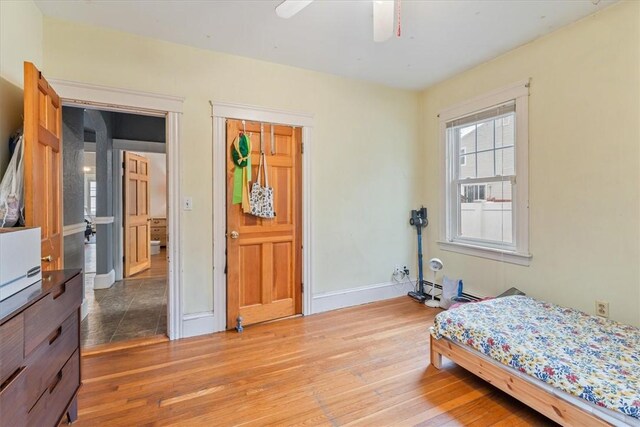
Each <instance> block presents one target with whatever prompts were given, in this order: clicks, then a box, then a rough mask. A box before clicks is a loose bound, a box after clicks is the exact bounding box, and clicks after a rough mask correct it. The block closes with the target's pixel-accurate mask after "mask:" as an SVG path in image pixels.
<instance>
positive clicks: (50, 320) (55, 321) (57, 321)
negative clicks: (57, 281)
mask: <svg viewBox="0 0 640 427" xmlns="http://www.w3.org/2000/svg"><path fill="white" fill-rule="evenodd" d="M81 303H82V275H81V274H79V275H77V276H75V277H74V278H72V279H71V280H69V281H68V282H66V283H63V284H61V285H60V286H57V287H56V289H53V290H52V291H51V293H50V294H49V295H47V296H46V297H44V298H42V299H41V300H40V301H38V302H37V303H35V304H33V305H32V306H31V307H29V308H28V309H27V310H25V312H24V330H25V334H24V335H25V340H24V355H25V357H27V356H29V354H30V353H31V352H32V351H33V350H34V349H35V348H36V347H37V346H38V345H40V343H41V342H42V341H44V340H45V339H47V338H48V337H49V336H50V335H51V334H52V333H53V332H54V331H55V330H56V329H57V328H58V327H59V326H60V325H61V324H62V322H64V320H65V319H66V318H67V317H69V316H70V315H71V313H74V312H75V311H76V310H77V309H78V307H79V306H80V304H81Z"/></svg>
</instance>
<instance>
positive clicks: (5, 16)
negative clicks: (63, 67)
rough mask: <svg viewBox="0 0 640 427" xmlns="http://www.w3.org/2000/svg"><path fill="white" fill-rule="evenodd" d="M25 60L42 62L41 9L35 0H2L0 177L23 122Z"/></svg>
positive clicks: (0, 38) (0, 31)
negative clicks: (11, 140) (10, 143)
mask: <svg viewBox="0 0 640 427" xmlns="http://www.w3.org/2000/svg"><path fill="white" fill-rule="evenodd" d="M23 61H30V62H33V63H34V64H36V66H39V65H40V64H41V62H42V13H41V12H40V10H39V9H38V8H37V6H36V5H35V4H34V3H33V2H32V1H30V0H29V1H11V0H6V1H5V0H3V1H0V179H2V175H3V174H4V171H5V169H6V166H7V163H8V162H9V150H8V149H7V139H8V138H9V135H11V134H12V133H13V132H14V131H15V130H16V129H17V128H19V127H20V126H21V124H22V119H21V114H22V109H23V102H22V87H23V80H24V79H23V65H22V64H23Z"/></svg>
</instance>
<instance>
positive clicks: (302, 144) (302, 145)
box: [300, 142, 304, 154]
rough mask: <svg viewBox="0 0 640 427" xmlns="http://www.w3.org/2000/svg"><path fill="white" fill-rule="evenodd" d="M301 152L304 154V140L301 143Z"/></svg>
mask: <svg viewBox="0 0 640 427" xmlns="http://www.w3.org/2000/svg"><path fill="white" fill-rule="evenodd" d="M300 154H304V142H301V143H300Z"/></svg>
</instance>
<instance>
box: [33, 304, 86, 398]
mask: <svg viewBox="0 0 640 427" xmlns="http://www.w3.org/2000/svg"><path fill="white" fill-rule="evenodd" d="M78 344H79V343H78V312H77V311H75V312H74V313H72V314H71V315H70V316H69V317H68V318H67V319H66V320H65V321H64V322H62V324H61V325H60V326H59V327H58V328H56V329H55V330H54V331H53V333H52V334H51V335H50V336H49V337H47V338H46V339H45V340H44V341H42V342H41V343H40V345H39V346H38V347H36V349H35V350H33V352H32V353H31V354H30V355H29V357H28V358H27V363H26V365H27V402H28V403H29V404H30V405H33V404H34V403H35V402H36V400H37V399H38V396H40V395H41V394H42V392H43V391H44V389H45V388H46V387H48V386H49V384H51V381H52V380H53V378H54V376H55V375H56V374H57V373H58V372H59V371H60V369H62V367H63V366H64V364H65V363H66V362H67V360H69V357H71V355H72V354H73V352H74V351H76V350H77V349H78Z"/></svg>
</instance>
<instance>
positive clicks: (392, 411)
mask: <svg viewBox="0 0 640 427" xmlns="http://www.w3.org/2000/svg"><path fill="white" fill-rule="evenodd" d="M438 311H439V310H437V309H430V308H427V307H425V306H423V305H419V304H417V303H415V302H413V301H411V300H410V299H409V298H406V297H402V298H398V299H393V300H387V301H383V302H378V303H373V304H368V305H362V306H358V307H354V308H348V309H343V310H339V311H333V312H329V313H324V314H318V315H313V316H307V317H297V318H292V319H287V320H283V321H278V322H272V323H269V324H262V325H255V326H249V327H247V328H246V329H245V331H244V332H243V333H241V334H238V333H236V332H224V333H219V334H213V335H208V336H205V337H197V338H192V339H185V340H181V341H175V342H162V343H157V344H153V345H149V346H143V347H136V348H131V349H124V350H118V351H112V352H106V353H99V354H96V355H94V356H89V357H84V358H83V369H82V378H83V386H82V388H81V391H80V397H79V419H78V421H77V425H78V426H91V425H109V426H125V425H126V426H131V425H187V426H199V425H203V426H227V425H255V426H262V425H278V426H283V425H334V426H338V425H340V426H343V425H344V426H347V425H348V426H387V425H420V426H444V425H446V426H458V425H474V426H489V425H495V426H541V425H554V424H553V423H552V422H550V421H549V420H548V419H546V418H545V417H543V416H542V415H539V414H538V413H536V412H535V411H533V410H531V409H529V408H528V407H526V406H524V405H522V404H521V403H519V402H518V401H516V400H514V399H513V398H511V397H509V396H508V395H506V394H504V393H502V392H501V391H499V390H498V389H496V388H494V387H493V386H491V385H489V384H488V383H486V382H484V381H482V380H480V379H478V378H477V377H475V376H474V375H472V374H469V373H468V372H467V371H465V370H464V369H462V368H459V367H457V366H455V365H453V364H451V363H446V362H445V365H444V368H443V369H442V370H441V371H438V370H436V369H434V368H433V367H432V366H430V365H429V348H428V346H429V335H428V330H427V329H428V327H429V326H430V325H431V324H432V322H433V317H434V315H435V314H436V313H437V312H438ZM74 424H75V423H74Z"/></svg>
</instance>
